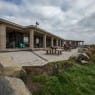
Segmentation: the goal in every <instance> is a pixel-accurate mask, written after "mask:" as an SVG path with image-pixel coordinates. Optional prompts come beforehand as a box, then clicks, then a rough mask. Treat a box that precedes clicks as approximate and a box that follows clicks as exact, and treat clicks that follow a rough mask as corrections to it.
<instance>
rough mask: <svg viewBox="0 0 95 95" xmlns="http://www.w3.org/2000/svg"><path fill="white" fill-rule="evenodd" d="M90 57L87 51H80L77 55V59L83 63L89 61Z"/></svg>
mask: <svg viewBox="0 0 95 95" xmlns="http://www.w3.org/2000/svg"><path fill="white" fill-rule="evenodd" d="M89 59H90V57H89V56H88V55H87V54H86V53H80V54H79V55H78V56H77V61H78V62H80V63H82V64H86V63H88V61H89Z"/></svg>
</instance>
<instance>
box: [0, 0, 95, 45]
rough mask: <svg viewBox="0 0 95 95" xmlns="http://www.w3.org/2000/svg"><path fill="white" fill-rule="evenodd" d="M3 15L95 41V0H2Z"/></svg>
mask: <svg viewBox="0 0 95 95" xmlns="http://www.w3.org/2000/svg"><path fill="white" fill-rule="evenodd" d="M0 18H4V19H7V20H9V21H13V22H15V23H17V24H21V25H26V26H27V25H35V22H36V21H38V22H39V24H40V25H39V27H40V28H43V29H45V30H47V31H48V32H51V33H54V34H56V35H58V36H60V37H62V38H64V39H72V40H84V41H86V43H95V28H94V27H95V0H0Z"/></svg>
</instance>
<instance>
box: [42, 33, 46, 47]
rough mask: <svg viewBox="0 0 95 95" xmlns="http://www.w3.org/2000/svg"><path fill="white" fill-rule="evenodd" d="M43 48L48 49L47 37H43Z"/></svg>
mask: <svg viewBox="0 0 95 95" xmlns="http://www.w3.org/2000/svg"><path fill="white" fill-rule="evenodd" d="M43 47H44V48H46V35H44V37H43Z"/></svg>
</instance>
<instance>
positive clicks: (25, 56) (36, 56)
mask: <svg viewBox="0 0 95 95" xmlns="http://www.w3.org/2000/svg"><path fill="white" fill-rule="evenodd" d="M77 54H78V49H74V50H72V51H71V52H63V53H62V55H46V51H34V53H33V52H31V51H19V52H5V53H0V56H11V57H12V58H13V60H14V61H15V62H16V63H17V64H19V65H21V66H42V65H45V64H47V63H48V62H53V61H60V60H68V59H69V57H70V56H76V55H77Z"/></svg>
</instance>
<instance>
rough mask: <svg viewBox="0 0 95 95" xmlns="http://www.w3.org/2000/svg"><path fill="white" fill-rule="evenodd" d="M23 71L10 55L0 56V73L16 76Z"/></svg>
mask: <svg viewBox="0 0 95 95" xmlns="http://www.w3.org/2000/svg"><path fill="white" fill-rule="evenodd" d="M24 73H25V72H24V70H23V69H22V67H21V66H19V65H17V64H16V63H15V62H14V60H13V59H12V58H11V57H10V56H2V57H0V75H5V76H15V77H16V76H20V75H22V74H24Z"/></svg>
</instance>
